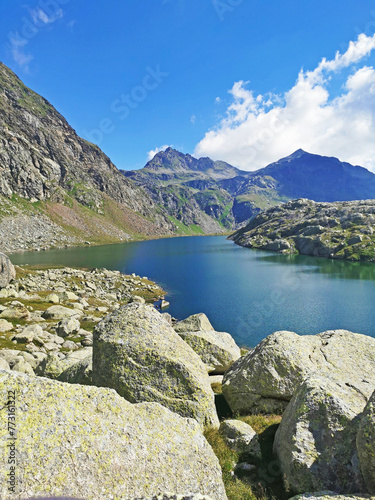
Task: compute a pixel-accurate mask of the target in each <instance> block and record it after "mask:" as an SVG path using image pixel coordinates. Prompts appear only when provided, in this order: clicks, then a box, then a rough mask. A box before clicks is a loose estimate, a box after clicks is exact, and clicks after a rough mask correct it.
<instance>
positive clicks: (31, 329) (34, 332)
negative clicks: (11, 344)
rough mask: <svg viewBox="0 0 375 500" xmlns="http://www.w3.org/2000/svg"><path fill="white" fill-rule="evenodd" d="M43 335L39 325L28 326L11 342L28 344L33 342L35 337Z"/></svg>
mask: <svg viewBox="0 0 375 500" xmlns="http://www.w3.org/2000/svg"><path fill="white" fill-rule="evenodd" d="M39 335H43V328H42V327H41V326H40V325H29V326H27V327H26V328H24V330H22V332H21V333H17V335H15V336H14V337H13V340H16V341H17V342H21V343H29V342H32V341H33V340H34V338H35V337H36V336H39Z"/></svg>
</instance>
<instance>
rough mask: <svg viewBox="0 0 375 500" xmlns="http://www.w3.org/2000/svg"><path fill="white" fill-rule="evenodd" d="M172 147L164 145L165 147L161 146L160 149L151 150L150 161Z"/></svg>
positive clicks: (148, 156) (149, 153) (148, 155)
mask: <svg viewBox="0 0 375 500" xmlns="http://www.w3.org/2000/svg"><path fill="white" fill-rule="evenodd" d="M171 147H172V146H169V145H168V144H164V146H160V148H155V149H151V151H149V152H148V153H147V158H148V160H152V159H153V157H154V156H155V155H156V154H157V153H160V151H165V150H166V149H167V148H171Z"/></svg>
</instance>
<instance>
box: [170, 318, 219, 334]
mask: <svg viewBox="0 0 375 500" xmlns="http://www.w3.org/2000/svg"><path fill="white" fill-rule="evenodd" d="M174 329H175V331H176V332H177V333H180V332H201V331H212V330H214V327H213V326H212V325H211V323H210V321H209V319H208V318H207V316H206V315H205V314H204V313H198V314H193V315H192V316H189V317H188V318H186V319H183V320H182V321H178V322H177V323H176V324H175V325H174Z"/></svg>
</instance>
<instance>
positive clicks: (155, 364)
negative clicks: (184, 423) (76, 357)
mask: <svg viewBox="0 0 375 500" xmlns="http://www.w3.org/2000/svg"><path fill="white" fill-rule="evenodd" d="M93 348H94V351H93V384H94V385H97V386H103V387H112V388H113V389H116V391H117V392H118V393H119V394H120V396H123V397H124V398H125V399H127V400H128V401H130V402H132V403H138V402H141V401H155V402H158V403H160V404H162V405H164V406H166V407H167V408H169V409H171V410H172V411H174V412H176V413H179V414H180V415H182V416H185V417H192V418H195V419H196V420H198V422H200V424H201V425H202V426H204V425H214V426H218V424H219V421H218V417H217V414H216V409H215V404H214V394H213V392H212V389H211V386H210V381H209V377H208V374H207V371H206V368H205V366H204V364H203V362H202V361H201V359H200V358H199V356H198V355H197V354H196V353H195V352H194V351H193V350H192V349H191V347H190V346H188V345H187V344H186V343H185V342H184V341H183V340H182V339H181V338H180V337H179V336H178V334H177V333H176V332H175V331H174V330H173V328H172V327H171V326H170V325H169V324H168V322H167V321H166V320H165V319H164V318H163V316H162V315H161V314H160V313H159V312H158V311H157V310H156V309H155V308H153V307H152V306H148V305H145V304H139V303H132V304H128V305H126V306H123V307H121V308H119V309H117V310H116V311H114V312H113V313H111V314H110V315H108V316H107V317H105V318H104V319H103V320H102V321H101V322H100V323H99V324H98V325H97V326H96V327H95V330H94V343H93Z"/></svg>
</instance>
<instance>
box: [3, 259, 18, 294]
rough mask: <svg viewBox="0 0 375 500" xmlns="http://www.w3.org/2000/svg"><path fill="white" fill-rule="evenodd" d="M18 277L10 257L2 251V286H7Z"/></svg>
mask: <svg viewBox="0 0 375 500" xmlns="http://www.w3.org/2000/svg"><path fill="white" fill-rule="evenodd" d="M14 279H16V270H15V269H14V266H13V264H12V263H11V261H10V259H9V257H7V256H6V255H4V254H3V253H0V288H5V287H6V286H8V285H9V283H10V282H11V281H12V280H14Z"/></svg>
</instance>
